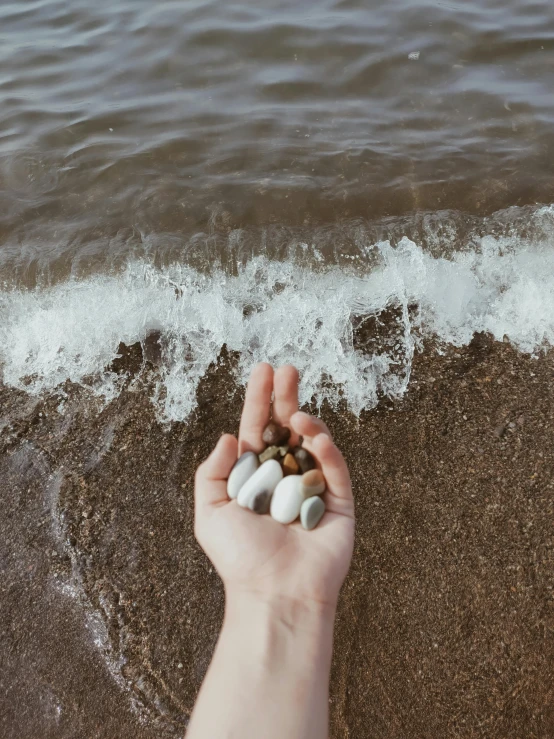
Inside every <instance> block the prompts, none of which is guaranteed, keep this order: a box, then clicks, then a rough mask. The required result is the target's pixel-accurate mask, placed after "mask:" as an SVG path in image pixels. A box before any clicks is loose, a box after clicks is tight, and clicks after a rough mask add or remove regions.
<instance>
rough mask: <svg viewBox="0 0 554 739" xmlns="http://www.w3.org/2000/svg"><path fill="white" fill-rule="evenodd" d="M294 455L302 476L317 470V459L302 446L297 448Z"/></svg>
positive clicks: (293, 451)
mask: <svg viewBox="0 0 554 739" xmlns="http://www.w3.org/2000/svg"><path fill="white" fill-rule="evenodd" d="M292 453H293V454H294V458H295V459H296V462H297V463H298V466H299V467H300V472H302V474H304V472H309V471H310V470H313V469H315V459H314V458H313V457H312V455H311V454H310V452H309V451H308V450H307V449H303V448H302V447H301V446H296V447H294V449H293V450H292Z"/></svg>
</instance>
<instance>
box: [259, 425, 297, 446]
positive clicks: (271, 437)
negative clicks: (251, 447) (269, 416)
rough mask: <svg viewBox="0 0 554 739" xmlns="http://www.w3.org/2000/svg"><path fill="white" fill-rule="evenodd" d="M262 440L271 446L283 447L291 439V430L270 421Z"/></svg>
mask: <svg viewBox="0 0 554 739" xmlns="http://www.w3.org/2000/svg"><path fill="white" fill-rule="evenodd" d="M262 439H263V440H264V443H265V444H269V446H282V445H283V444H286V443H287V441H288V440H289V439H290V429H288V428H286V427H285V426H279V424H277V423H275V421H270V422H269V423H268V424H267V426H266V427H265V429H264V432H263V434H262Z"/></svg>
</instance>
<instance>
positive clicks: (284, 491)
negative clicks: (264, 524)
mask: <svg viewBox="0 0 554 739" xmlns="http://www.w3.org/2000/svg"><path fill="white" fill-rule="evenodd" d="M301 479H302V478H301V476H300V475H289V476H288V477H285V478H283V479H282V480H281V482H280V483H279V484H278V485H277V487H276V488H275V491H274V493H273V498H272V499H271V509H270V513H271V518H273V519H275V521H279V523H292V522H293V521H295V520H296V519H297V518H298V515H299V513H300V507H301V506H302V503H303V501H304V496H303V495H302V490H301V488H300V481H301Z"/></svg>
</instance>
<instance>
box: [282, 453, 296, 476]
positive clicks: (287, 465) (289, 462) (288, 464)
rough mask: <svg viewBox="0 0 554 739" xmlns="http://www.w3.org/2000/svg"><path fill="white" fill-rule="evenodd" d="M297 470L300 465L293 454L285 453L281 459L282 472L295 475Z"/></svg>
mask: <svg viewBox="0 0 554 739" xmlns="http://www.w3.org/2000/svg"><path fill="white" fill-rule="evenodd" d="M299 471H300V467H299V466H298V462H297V461H296V459H295V458H294V454H290V453H289V454H287V455H286V456H285V458H284V459H283V472H284V473H285V475H297V474H298V473H299Z"/></svg>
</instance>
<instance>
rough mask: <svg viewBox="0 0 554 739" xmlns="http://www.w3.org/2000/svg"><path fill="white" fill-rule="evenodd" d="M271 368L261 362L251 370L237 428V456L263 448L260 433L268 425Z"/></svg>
mask: <svg viewBox="0 0 554 739" xmlns="http://www.w3.org/2000/svg"><path fill="white" fill-rule="evenodd" d="M272 391H273V368H272V367H271V365H269V364H266V363H265V362H263V363H262V364H258V365H256V366H255V367H254V369H253V370H252V374H251V375H250V380H249V382H248V387H247V388H246V396H245V398H244V408H243V410H242V416H241V419H240V428H239V455H240V454H244V452H249V451H252V452H256V453H258V452H261V451H262V449H263V448H264V442H263V440H262V433H263V430H264V428H265V427H266V426H267V424H268V423H269V414H270V406H271V393H272Z"/></svg>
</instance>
